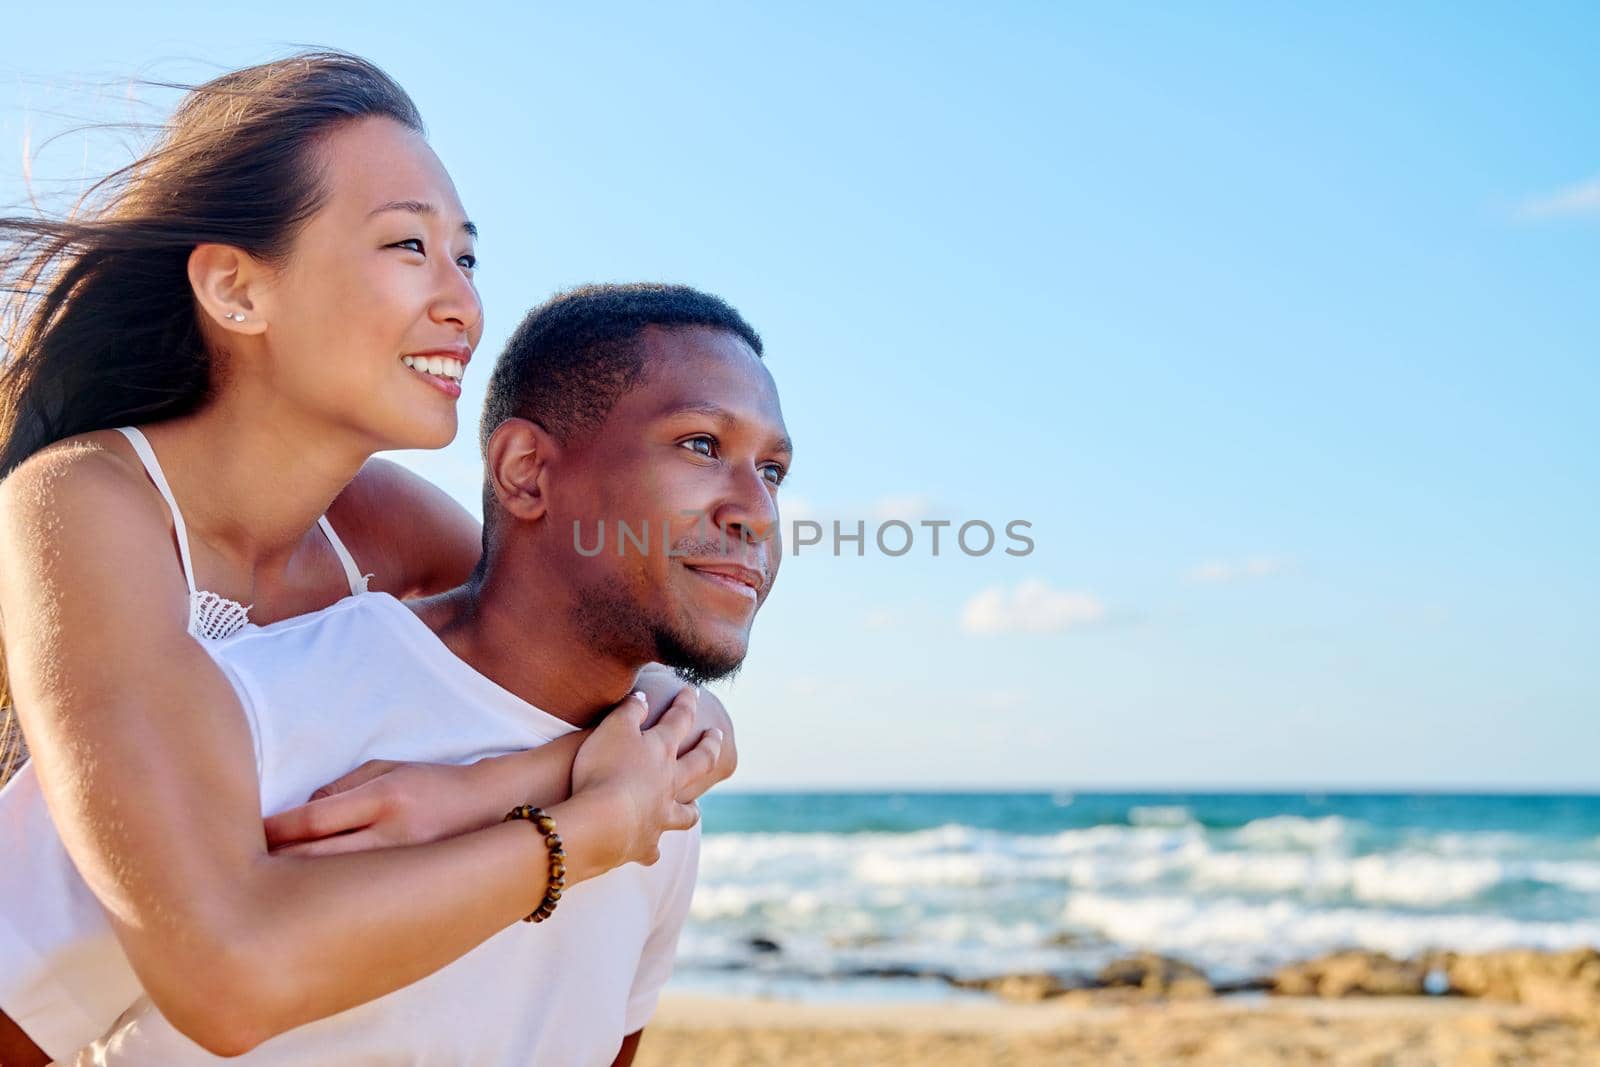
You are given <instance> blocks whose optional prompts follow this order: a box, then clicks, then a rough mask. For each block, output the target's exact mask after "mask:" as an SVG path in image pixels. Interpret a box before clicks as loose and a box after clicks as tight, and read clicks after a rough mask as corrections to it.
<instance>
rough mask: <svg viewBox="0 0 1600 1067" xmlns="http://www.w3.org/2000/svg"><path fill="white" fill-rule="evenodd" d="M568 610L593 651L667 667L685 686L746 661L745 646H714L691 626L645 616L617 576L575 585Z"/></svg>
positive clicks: (724, 673) (733, 669) (734, 670)
mask: <svg viewBox="0 0 1600 1067" xmlns="http://www.w3.org/2000/svg"><path fill="white" fill-rule="evenodd" d="M572 610H573V613H574V615H575V618H574V619H573V620H572V621H573V624H574V626H575V627H576V628H577V630H578V632H579V633H581V634H583V637H584V640H585V641H586V642H587V643H588V644H589V645H590V646H591V647H593V648H594V649H595V650H596V651H599V652H602V653H605V654H607V655H609V656H613V657H616V658H619V659H637V660H638V661H639V662H640V663H641V664H643V663H660V664H662V665H663V666H666V667H671V668H672V670H673V673H675V674H677V676H678V677H679V678H682V679H683V680H684V681H685V682H687V683H688V684H689V685H705V684H706V683H707V682H715V681H719V680H721V679H724V678H731V677H733V676H734V675H735V674H737V673H738V671H739V668H740V667H741V666H743V665H744V657H745V651H746V650H745V649H744V648H739V649H728V648H717V647H715V646H714V645H712V644H711V643H709V642H707V641H706V640H704V639H703V638H702V637H701V635H700V634H698V633H696V632H695V631H694V630H693V628H691V627H688V626H683V625H673V623H672V622H671V621H669V620H666V619H662V618H652V617H647V616H646V613H645V610H644V608H643V607H642V605H640V604H639V602H638V601H637V600H636V599H635V598H634V597H632V596H631V595H629V593H628V591H627V589H626V587H625V586H624V585H623V584H622V582H621V581H619V580H614V579H613V580H610V581H604V582H596V583H594V584H593V585H590V586H586V587H583V588H581V589H579V591H578V596H577V597H576V599H575V600H574V601H573V608H572Z"/></svg>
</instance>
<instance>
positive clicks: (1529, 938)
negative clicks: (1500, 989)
mask: <svg viewBox="0 0 1600 1067" xmlns="http://www.w3.org/2000/svg"><path fill="white" fill-rule="evenodd" d="M1062 917H1063V918H1064V919H1065V920H1066V921H1067V922H1069V923H1071V924H1073V925H1075V926H1081V927H1084V928H1086V929H1089V930H1093V931H1095V932H1096V933H1098V934H1100V935H1101V936H1102V937H1105V938H1107V939H1108V940H1111V941H1115V942H1118V943H1121V944H1124V945H1128V946H1131V947H1137V948H1149V949H1154V950H1157V951H1162V952H1168V953H1175V954H1179V955H1186V956H1189V957H1191V958H1193V959H1194V960H1195V961H1196V962H1198V963H1200V964H1201V965H1202V966H1207V967H1208V968H1209V969H1214V970H1218V971H1222V972H1232V971H1242V972H1255V971H1258V970H1260V969H1261V968H1262V967H1264V966H1274V965H1277V964H1281V963H1286V962H1289V961H1290V960H1295V959H1304V958H1308V957H1311V956H1315V955H1318V954H1320V953H1324V952H1331V951H1335V950H1337V949H1342V948H1364V949H1373V950H1376V951H1380V952H1388V953H1390V954H1392V955H1397V956H1407V955H1415V954H1417V953H1421V952H1425V951H1428V950H1431V949H1441V948H1444V949H1453V950H1457V951H1463V952H1487V951H1491V950H1494V949H1501V948H1512V947H1526V948H1542V949H1564V948H1572V947H1575V946H1579V945H1588V944H1595V943H1597V942H1600V922H1597V921H1595V920H1592V919H1591V920H1584V921H1574V922H1556V921H1529V920H1516V919H1511V918H1507V917H1505V916H1502V915H1495V914H1484V913H1479V914H1417V913H1413V912H1396V911H1388V910H1381V909H1373V908H1348V907H1347V908H1307V907H1303V906H1301V905H1298V904H1295V903H1293V902H1291V901H1286V900H1273V901H1249V900H1241V899H1237V898H1225V899H1212V900H1202V899H1198V898H1195V897H1180V896H1159V897H1154V896H1153V897H1142V898H1123V897H1112V896H1106V895H1101V894H1092V893H1082V894H1074V895H1073V897H1072V898H1071V899H1070V900H1069V901H1068V903H1067V905H1066V907H1065V909H1064V910H1063V912H1062Z"/></svg>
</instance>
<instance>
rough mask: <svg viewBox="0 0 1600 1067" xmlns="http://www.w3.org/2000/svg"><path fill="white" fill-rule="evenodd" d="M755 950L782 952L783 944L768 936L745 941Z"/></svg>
mask: <svg viewBox="0 0 1600 1067" xmlns="http://www.w3.org/2000/svg"><path fill="white" fill-rule="evenodd" d="M745 944H746V945H748V946H750V948H751V949H752V950H753V951H756V952H761V953H771V952H782V951H783V946H782V945H780V944H778V943H777V942H776V941H774V940H772V939H771V938H767V937H752V938H750V939H749V940H748V941H746V942H745Z"/></svg>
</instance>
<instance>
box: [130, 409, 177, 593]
mask: <svg viewBox="0 0 1600 1067" xmlns="http://www.w3.org/2000/svg"><path fill="white" fill-rule="evenodd" d="M117 432H118V433H120V434H121V435H122V436H124V437H126V438H127V439H128V443H129V444H130V445H132V446H133V450H134V451H135V452H137V453H138V454H139V462H140V463H143V464H144V470H145V473H146V474H148V475H149V476H150V480H151V481H152V482H154V483H155V486H156V489H157V491H159V492H160V493H161V498H162V499H163V500H165V501H166V502H167V508H168V509H169V510H170V511H171V512H172V529H173V531H174V532H175V533H176V534H177V536H178V556H179V558H180V559H182V560H183V577H184V580H185V581H187V582H188V583H189V592H190V594H191V595H192V594H193V593H194V592H195V585H194V564H193V563H191V562H190V560H189V531H188V529H187V528H186V527H185V526H184V525H183V512H181V511H179V510H178V502H177V501H176V500H175V499H173V496H172V487H171V486H169V485H168V484H167V476H166V474H164V473H163V472H162V470H161V463H160V461H159V460H157V459H156V453H155V450H154V449H152V448H151V447H150V441H149V439H148V438H147V437H145V435H144V432H143V431H142V430H140V429H139V428H138V427H136V426H118V427H117Z"/></svg>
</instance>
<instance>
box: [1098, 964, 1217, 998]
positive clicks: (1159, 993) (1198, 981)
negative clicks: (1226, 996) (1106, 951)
mask: <svg viewBox="0 0 1600 1067" xmlns="http://www.w3.org/2000/svg"><path fill="white" fill-rule="evenodd" d="M1096 982H1097V983H1098V984H1099V985H1101V986H1103V987H1105V988H1107V989H1124V988H1134V989H1138V990H1140V991H1142V992H1143V993H1145V994H1146V995H1148V996H1153V997H1172V998H1174V999H1189V998H1200V997H1209V996H1211V995H1212V992H1213V990H1212V988H1211V982H1210V981H1209V980H1207V978H1206V976H1205V972H1203V971H1201V970H1200V969H1199V968H1198V967H1195V966H1192V965H1191V964H1187V963H1184V962H1183V961H1182V960H1175V959H1173V958H1171V957H1170V956H1158V955H1156V954H1155V953H1154V952H1141V953H1139V954H1138V955H1136V956H1127V957H1125V958H1123V959H1120V960H1114V961H1112V962H1111V963H1108V964H1106V965H1105V966H1104V967H1102V968H1101V969H1100V974H1099V975H1098V976H1097V977H1096Z"/></svg>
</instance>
